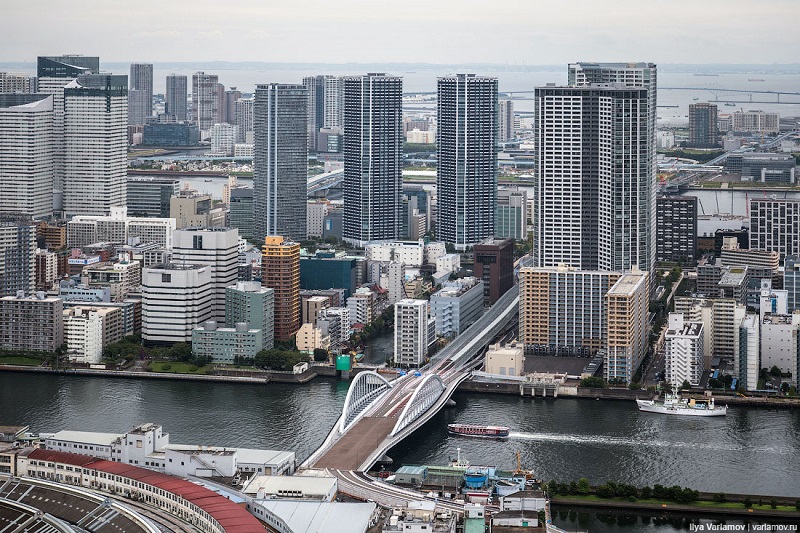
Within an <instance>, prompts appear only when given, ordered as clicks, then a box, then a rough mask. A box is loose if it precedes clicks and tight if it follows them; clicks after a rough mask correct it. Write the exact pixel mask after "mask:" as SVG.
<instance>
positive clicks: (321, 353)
mask: <svg viewBox="0 0 800 533" xmlns="http://www.w3.org/2000/svg"><path fill="white" fill-rule="evenodd" d="M327 360H328V350H323V349H322V348H314V361H320V362H322V361H327Z"/></svg>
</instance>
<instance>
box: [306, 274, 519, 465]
mask: <svg viewBox="0 0 800 533" xmlns="http://www.w3.org/2000/svg"><path fill="white" fill-rule="evenodd" d="M518 307H519V288H518V286H516V285H515V286H514V287H512V288H511V289H510V290H509V291H508V292H506V293H505V294H504V295H503V296H502V297H501V298H500V299H499V300H498V301H497V303H495V304H494V306H492V308H491V309H489V311H487V312H486V313H484V315H483V316H482V317H481V318H480V319H478V320H477V321H476V322H475V323H474V324H473V325H472V326H470V327H469V328H468V329H467V330H466V331H464V332H463V333H462V334H461V335H459V336H458V337H456V339H455V340H454V341H453V342H451V343H450V344H448V345H447V346H446V347H445V348H444V349H443V350H441V351H440V352H439V353H438V354H436V355H435V356H434V357H433V358H432V359H431V361H430V363H428V365H427V366H425V367H424V368H422V369H420V372H418V373H417V372H415V373H409V374H407V375H405V376H400V377H398V378H397V379H395V380H393V381H387V380H385V379H384V378H383V377H382V376H381V375H380V374H378V373H377V372H374V371H369V372H361V373H359V374H358V376H357V377H356V378H355V379H354V380H353V383H352V384H351V385H350V389H349V390H348V392H347V398H346V399H345V403H344V407H343V409H342V415H341V417H340V418H339V420H338V421H337V423H336V424H335V425H334V427H333V429H332V430H331V432H330V434H329V435H328V437H327V438H326V439H325V442H323V444H322V446H320V447H319V449H317V450H316V451H315V452H314V453H313V454H312V455H311V456H310V457H309V458H308V459H306V461H305V462H304V463H303V465H302V466H304V467H314V468H328V469H330V470H337V471H362V472H365V471H367V470H369V469H370V468H371V467H372V466H373V465H374V464H375V463H376V462H377V461H378V460H379V459H380V458H381V457H383V455H384V454H386V453H387V452H388V451H389V450H390V449H391V448H393V447H394V446H395V445H397V444H398V443H399V442H400V441H402V440H403V439H404V438H406V437H407V436H408V435H410V434H411V433H413V432H414V431H415V430H416V429H418V428H419V427H420V426H422V425H423V424H424V423H425V422H427V421H428V420H430V418H431V417H433V416H434V415H435V414H436V413H437V412H438V411H439V410H440V409H441V408H442V407H443V406H444V405H445V404H446V403H447V401H448V400H449V399H450V396H452V394H453V392H454V391H455V390H456V388H457V387H458V385H459V384H460V383H461V382H462V381H464V380H465V379H467V378H468V377H469V375H470V372H471V371H472V370H473V369H474V368H475V367H476V366H477V364H478V363H479V362H480V361H481V360H482V359H483V352H484V350H485V348H486V347H487V346H488V345H489V344H490V343H491V342H493V341H494V340H495V339H496V338H497V337H498V335H501V334H503V333H504V332H506V331H507V330H508V329H509V327H511V326H513V325H515V323H516V319H517V313H518ZM417 374H418V375H417Z"/></svg>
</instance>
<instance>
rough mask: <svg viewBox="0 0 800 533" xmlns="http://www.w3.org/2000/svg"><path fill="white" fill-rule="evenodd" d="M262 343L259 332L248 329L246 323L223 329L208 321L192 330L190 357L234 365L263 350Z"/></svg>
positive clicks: (262, 336)
mask: <svg viewBox="0 0 800 533" xmlns="http://www.w3.org/2000/svg"><path fill="white" fill-rule="evenodd" d="M263 342H264V335H263V334H262V332H261V330H259V329H253V328H250V327H248V324H247V322H239V323H236V324H235V325H234V327H232V328H225V327H218V324H217V322H215V321H213V320H210V321H208V322H203V323H202V324H200V325H199V326H198V327H196V328H195V329H194V330H192V355H194V356H195V357H205V358H207V359H208V360H210V361H213V362H214V363H223V364H234V363H235V362H238V361H240V360H241V359H243V358H250V357H255V356H256V354H258V352H260V351H261V350H262V349H263V347H264V346H263Z"/></svg>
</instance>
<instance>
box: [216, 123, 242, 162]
mask: <svg viewBox="0 0 800 533" xmlns="http://www.w3.org/2000/svg"><path fill="white" fill-rule="evenodd" d="M210 136H211V153H212V154H213V155H216V156H228V155H233V147H234V145H235V144H236V141H237V139H238V138H239V126H234V125H232V124H228V123H227V122H221V123H217V124H214V125H213V126H211V133H210Z"/></svg>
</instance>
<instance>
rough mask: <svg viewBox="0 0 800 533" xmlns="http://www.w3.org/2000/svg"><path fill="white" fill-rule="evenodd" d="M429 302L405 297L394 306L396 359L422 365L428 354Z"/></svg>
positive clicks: (401, 364)
mask: <svg viewBox="0 0 800 533" xmlns="http://www.w3.org/2000/svg"><path fill="white" fill-rule="evenodd" d="M428 342H429V339H428V302H427V301H426V300H412V299H403V300H400V301H399V302H397V303H396V304H395V306H394V360H395V364H397V365H400V366H406V367H408V366H412V367H420V366H422V365H423V364H425V359H426V358H427V356H428Z"/></svg>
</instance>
